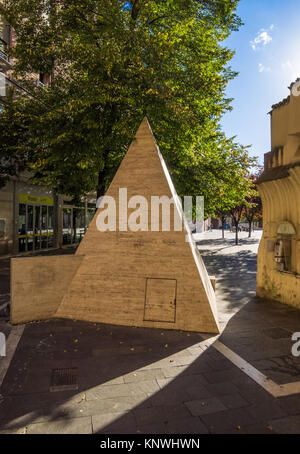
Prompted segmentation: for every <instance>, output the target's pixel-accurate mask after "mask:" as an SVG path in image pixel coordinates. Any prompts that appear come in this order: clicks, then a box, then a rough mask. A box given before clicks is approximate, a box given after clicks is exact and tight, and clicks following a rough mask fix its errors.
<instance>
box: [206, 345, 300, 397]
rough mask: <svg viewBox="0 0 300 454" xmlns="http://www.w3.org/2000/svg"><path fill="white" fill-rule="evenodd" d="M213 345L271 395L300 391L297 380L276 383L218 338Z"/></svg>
mask: <svg viewBox="0 0 300 454" xmlns="http://www.w3.org/2000/svg"><path fill="white" fill-rule="evenodd" d="M213 346H214V347H215V349H216V350H218V352H220V353H221V354H222V355H223V356H225V358H227V359H229V361H231V362H232V363H233V364H234V365H235V366H237V367H238V368H239V369H240V370H242V371H243V372H245V374H247V375H248V376H249V377H250V378H252V380H254V381H255V382H256V383H258V384H259V385H260V386H261V387H262V388H264V389H265V390H266V391H267V392H268V393H270V394H272V396H273V397H284V396H290V395H291V394H298V393H300V382H299V381H298V382H295V383H286V384H285V385H278V384H277V383H275V382H274V381H273V380H270V379H269V378H268V377H267V376H266V375H264V374H263V373H262V372H260V371H259V370H257V369H255V367H253V366H251V364H249V363H248V362H247V361H245V360H244V359H243V358H241V357H240V356H239V355H237V354H236V353H234V352H233V351H232V350H230V348H228V347H226V345H224V344H222V343H221V342H219V341H218V340H216V341H215V342H214V343H213Z"/></svg>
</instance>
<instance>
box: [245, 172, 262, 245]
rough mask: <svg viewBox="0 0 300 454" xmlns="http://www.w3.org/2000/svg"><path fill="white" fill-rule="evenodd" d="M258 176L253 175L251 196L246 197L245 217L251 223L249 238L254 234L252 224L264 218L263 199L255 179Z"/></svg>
mask: <svg viewBox="0 0 300 454" xmlns="http://www.w3.org/2000/svg"><path fill="white" fill-rule="evenodd" d="M256 178H257V176H255V175H252V176H251V180H252V188H251V189H252V194H251V196H250V197H246V205H245V210H244V217H245V219H246V220H247V222H248V224H249V238H251V236H252V226H253V222H254V221H255V220H259V219H261V218H262V201H261V198H260V196H259V194H258V191H257V187H256V185H255V184H254V180H255V179H256Z"/></svg>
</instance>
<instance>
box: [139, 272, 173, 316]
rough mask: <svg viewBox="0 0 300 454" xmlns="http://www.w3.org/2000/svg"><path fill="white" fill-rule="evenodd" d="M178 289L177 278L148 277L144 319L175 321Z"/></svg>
mask: <svg viewBox="0 0 300 454" xmlns="http://www.w3.org/2000/svg"><path fill="white" fill-rule="evenodd" d="M176 291H177V281H176V280H175V279H152V278H147V280H146V297H145V310H144V320H145V321H149V322H150V321H151V322H166V323H175V320H176Z"/></svg>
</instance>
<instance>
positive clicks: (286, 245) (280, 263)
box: [275, 239, 292, 271]
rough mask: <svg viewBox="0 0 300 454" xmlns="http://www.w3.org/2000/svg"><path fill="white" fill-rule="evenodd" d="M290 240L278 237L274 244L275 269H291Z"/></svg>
mask: <svg viewBox="0 0 300 454" xmlns="http://www.w3.org/2000/svg"><path fill="white" fill-rule="evenodd" d="M291 246H292V241H291V240H290V239H280V240H277V241H276V245H275V262H276V268H277V271H292V269H291V250H292V247H291Z"/></svg>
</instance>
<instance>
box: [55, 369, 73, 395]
mask: <svg viewBox="0 0 300 454" xmlns="http://www.w3.org/2000/svg"><path fill="white" fill-rule="evenodd" d="M77 370H78V369H77V367H73V368H69V369H53V370H52V374H51V383H50V391H52V392H54V391H66V390H76V389H78V381H77Z"/></svg>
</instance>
